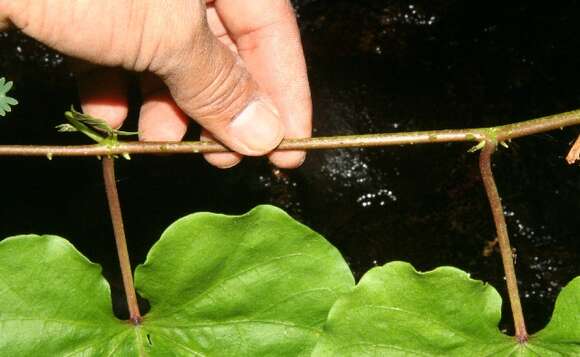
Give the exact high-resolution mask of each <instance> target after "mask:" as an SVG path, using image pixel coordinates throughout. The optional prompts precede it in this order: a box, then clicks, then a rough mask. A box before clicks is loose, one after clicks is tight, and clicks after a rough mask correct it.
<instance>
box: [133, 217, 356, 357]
mask: <svg viewBox="0 0 580 357" xmlns="http://www.w3.org/2000/svg"><path fill="white" fill-rule="evenodd" d="M135 283H136V286H137V289H138V290H139V292H140V293H141V295H142V296H144V297H145V298H147V299H148V300H149V301H150V302H151V305H152V307H151V311H150V312H149V314H148V316H147V317H146V320H145V324H144V326H146V328H147V331H148V333H149V338H150V340H151V342H152V346H151V348H152V350H156V348H158V347H157V346H158V345H159V346H160V347H163V348H164V347H166V346H168V347H170V348H171V350H172V351H173V354H174V355H175V354H179V353H181V354H183V355H191V353H192V351H195V352H199V353H203V354H211V355H215V356H242V355H245V356H260V355H272V356H279V355H291V356H295V355H309V354H310V351H311V349H312V348H313V346H314V345H315V344H316V341H317V340H318V336H319V334H320V333H321V331H322V325H323V324H324V322H325V321H326V316H327V315H328V311H329V310H330V307H331V306H332V304H333V303H334V301H336V299H337V298H338V296H339V295H342V294H343V293H345V292H348V291H350V290H351V289H352V288H353V287H354V280H353V277H352V274H351V272H350V270H349V268H348V266H347V265H346V263H345V262H344V260H343V259H342V257H341V256H340V254H339V252H338V251H337V250H336V249H335V248H334V247H332V246H331V245H330V244H329V243H328V242H327V241H325V240H324V239H323V238H322V237H321V236H319V235H318V234H317V233H315V232H313V231H312V230H310V229H309V228H307V227H305V226H303V225H301V224H299V223H297V222H295V221H293V220H292V219H291V218H290V217H289V216H288V215H286V214H285V213H284V212H282V211H281V210H279V209H277V208H274V207H271V206H260V207H258V208H256V209H254V210H253V211H251V212H250V213H248V214H247V215H244V216H239V217H227V216H222V215H215V214H209V213H200V214H194V215H191V216H189V217H185V218H182V219H181V220H179V221H177V222H176V223H175V224H173V225H172V226H171V227H170V228H169V229H168V230H167V231H166V232H165V233H164V234H163V236H162V238H161V240H160V241H159V242H158V243H157V244H156V245H155V246H154V247H153V248H152V249H151V252H150V253H149V257H148V258H147V262H146V263H145V264H144V265H142V266H140V267H138V268H137V271H136V273H135Z"/></svg>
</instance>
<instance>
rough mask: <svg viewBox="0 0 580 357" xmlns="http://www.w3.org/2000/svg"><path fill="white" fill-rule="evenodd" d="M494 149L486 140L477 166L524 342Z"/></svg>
mask: <svg viewBox="0 0 580 357" xmlns="http://www.w3.org/2000/svg"><path fill="white" fill-rule="evenodd" d="M495 149H496V143H495V142H493V141H487V142H486V143H485V147H484V148H483V150H482V151H481V154H480V156H479V168H480V170H481V178H482V180H483V185H484V186H485V192H486V193H487V198H488V200H489V205H490V206H491V213H492V215H493V220H494V222H495V228H496V232H497V239H498V241H499V249H500V252H501V260H502V263H503V269H504V271H505V278H506V284H507V290H508V296H509V300H510V305H511V310H512V316H513V319H514V326H515V330H516V339H517V340H518V342H520V343H524V342H526V341H527V340H528V333H527V331H526V323H525V321H524V313H523V311H522V303H521V300H520V294H519V292H518V282H517V278H516V270H515V267H514V261H513V256H512V248H511V246H510V240H509V236H508V231H507V225H506V222H505V216H504V213H503V207H502V204H501V198H500V196H499V192H498V190H497V186H496V184H495V180H494V178H493V172H492V169H491V155H492V154H493V153H494V151H495Z"/></svg>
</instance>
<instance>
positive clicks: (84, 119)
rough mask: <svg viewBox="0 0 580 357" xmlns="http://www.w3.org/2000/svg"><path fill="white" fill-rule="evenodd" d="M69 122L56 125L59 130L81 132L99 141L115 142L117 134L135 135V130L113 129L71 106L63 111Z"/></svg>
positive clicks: (104, 122) (100, 120)
mask: <svg viewBox="0 0 580 357" xmlns="http://www.w3.org/2000/svg"><path fill="white" fill-rule="evenodd" d="M64 116H65V118H66V119H67V120H68V121H69V123H70V124H59V125H57V126H56V128H57V129H58V131H59V132H77V131H78V132H81V133H83V134H85V135H86V136H88V137H89V138H91V139H93V140H94V141H96V142H98V143H101V142H107V144H115V143H116V142H117V136H128V135H137V134H138V133H137V132H130V131H122V130H117V129H113V128H112V127H111V126H110V125H109V124H108V123H107V122H106V121H104V120H103V119H99V118H95V117H92V116H90V115H88V114H84V113H80V112H78V111H76V110H75V109H74V108H73V107H71V109H70V111H67V112H65V113H64Z"/></svg>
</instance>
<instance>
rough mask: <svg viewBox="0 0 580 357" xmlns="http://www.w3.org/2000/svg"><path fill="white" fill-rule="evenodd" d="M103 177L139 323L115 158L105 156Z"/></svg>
mask: <svg viewBox="0 0 580 357" xmlns="http://www.w3.org/2000/svg"><path fill="white" fill-rule="evenodd" d="M103 177H104V179H105V189H106V191H107V200H108V202H109V211H110V212H111V221H112V222H113V231H114V234H115V243H116V245H117V253H118V255H119V263H120V265H121V275H122V276H123V286H124V288H125V295H126V297H127V305H128V307H129V315H130V319H131V321H132V322H133V324H135V325H139V324H140V323H141V320H142V318H141V312H139V305H138V304H137V294H136V293H135V286H134V285H133V272H132V271H131V261H130V260H129V251H128V249H127V240H126V239H125V229H124V227H123V215H122V214H121V203H120V202H119V193H118V192H117V181H116V179H115V159H113V158H111V157H105V158H103Z"/></svg>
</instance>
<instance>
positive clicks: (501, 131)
mask: <svg viewBox="0 0 580 357" xmlns="http://www.w3.org/2000/svg"><path fill="white" fill-rule="evenodd" d="M578 124H580V110H574V111H571V112H566V113H561V114H555V115H550V116H546V117H542V118H537V119H532V120H527V121H522V122H518V123H513V124H508V125H501V126H496V127H490V128H475V129H452V130H431V131H416V132H405V133H380V134H365V135H347V136H329V137H318V138H308V139H286V140H284V141H282V143H281V144H280V145H279V146H278V148H277V149H276V150H314V149H337V148H354V147H376V146H392V145H409V144H410V145H412V144H431V143H448V142H460V141H472V142H480V141H483V140H493V141H498V142H501V141H506V140H510V139H515V138H519V137H522V136H527V135H532V134H537V133H542V132H546V131H550V130H554V129H561V128H564V127H566V126H571V125H578ZM227 151H229V149H228V148H226V147H224V146H223V145H221V144H219V143H215V142H211V141H194V142H179V143H175V142H160V143H154V142H121V143H118V144H117V145H114V146H106V145H99V144H96V145H78V146H40V145H0V156H46V157H48V158H49V159H50V158H52V157H57V156H110V155H122V154H198V153H211V152H227Z"/></svg>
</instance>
